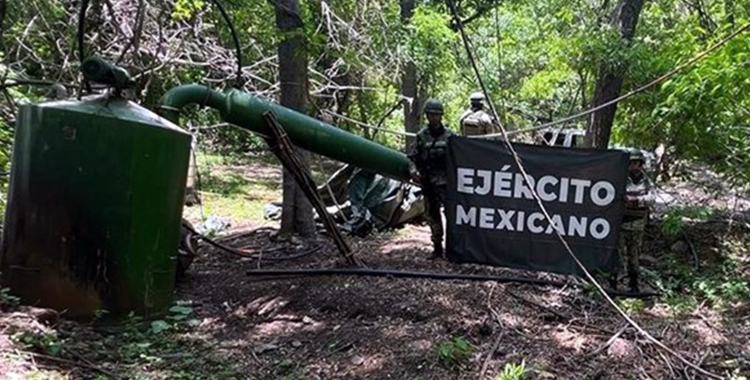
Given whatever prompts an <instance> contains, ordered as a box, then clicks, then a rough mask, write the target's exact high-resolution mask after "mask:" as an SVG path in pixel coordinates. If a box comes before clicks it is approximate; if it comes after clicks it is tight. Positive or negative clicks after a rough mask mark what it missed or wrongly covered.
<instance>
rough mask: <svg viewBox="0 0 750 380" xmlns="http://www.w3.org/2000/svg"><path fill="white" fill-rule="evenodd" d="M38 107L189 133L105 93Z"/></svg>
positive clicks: (145, 110)
mask: <svg viewBox="0 0 750 380" xmlns="http://www.w3.org/2000/svg"><path fill="white" fill-rule="evenodd" d="M36 106H37V107H40V108H53V109H58V110H63V111H71V112H80V113H88V114H93V115H96V116H101V117H111V118H116V119H121V120H129V121H133V122H136V123H142V124H149V125H152V126H154V127H160V128H166V129H170V130H174V131H176V132H180V133H184V134H189V133H187V132H186V131H185V130H183V129H182V128H180V127H179V126H177V125H176V124H174V123H172V122H171V121H169V120H167V119H165V118H163V117H161V116H159V115H158V114H156V113H155V112H152V111H151V110H149V109H148V108H145V107H142V106H140V105H138V104H137V103H134V102H131V101H129V100H127V99H122V98H115V97H110V98H109V99H107V96H105V95H93V96H88V97H84V98H83V99H82V100H80V101H79V100H75V99H70V100H59V101H54V102H47V103H41V104H37V105H36Z"/></svg>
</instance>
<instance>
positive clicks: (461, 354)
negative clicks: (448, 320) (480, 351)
mask: <svg viewBox="0 0 750 380" xmlns="http://www.w3.org/2000/svg"><path fill="white" fill-rule="evenodd" d="M473 351H474V348H473V347H472V346H471V344H470V343H469V341H467V340H466V338H464V337H462V336H458V337H453V338H451V339H449V340H447V341H444V342H442V343H440V344H439V345H438V346H437V349H436V354H437V358H438V362H439V363H440V365H442V366H444V367H446V368H453V367H457V366H459V365H461V364H462V363H463V362H464V361H466V360H467V359H468V358H469V356H470V355H471V353H472V352H473Z"/></svg>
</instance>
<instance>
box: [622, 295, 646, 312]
mask: <svg viewBox="0 0 750 380" xmlns="http://www.w3.org/2000/svg"><path fill="white" fill-rule="evenodd" d="M618 304H619V305H620V307H621V308H622V309H623V310H624V311H625V312H627V313H628V314H630V315H633V314H640V313H642V312H643V311H644V310H646V303H645V302H643V300H642V299H637V298H626V299H621V300H618Z"/></svg>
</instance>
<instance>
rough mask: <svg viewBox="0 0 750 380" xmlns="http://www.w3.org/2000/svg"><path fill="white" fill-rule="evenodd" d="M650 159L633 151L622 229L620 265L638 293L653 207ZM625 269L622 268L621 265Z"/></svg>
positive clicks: (615, 276)
mask: <svg viewBox="0 0 750 380" xmlns="http://www.w3.org/2000/svg"><path fill="white" fill-rule="evenodd" d="M645 162H646V159H645V157H644V156H643V153H641V152H640V151H639V150H633V151H631V152H630V164H629V165H628V179H627V188H626V194H625V216H624V217H623V221H622V227H621V228H620V239H619V240H620V241H619V247H618V248H619V254H620V262H621V263H623V264H625V267H626V269H627V273H628V279H629V285H630V290H632V291H634V292H637V291H638V274H639V273H638V272H639V267H638V259H639V258H640V256H641V246H642V245H643V231H644V230H645V229H646V224H647V223H648V216H649V207H650V206H651V204H652V203H653V201H654V199H653V195H652V193H651V189H652V184H651V181H650V180H649V178H648V177H647V176H646V174H645V173H644V172H643V165H644V164H645ZM621 266H622V265H621ZM612 286H613V287H616V286H617V272H615V274H614V275H613V279H612Z"/></svg>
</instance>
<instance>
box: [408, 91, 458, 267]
mask: <svg viewBox="0 0 750 380" xmlns="http://www.w3.org/2000/svg"><path fill="white" fill-rule="evenodd" d="M424 113H425V115H426V116H427V121H428V123H427V126H426V127H424V128H422V129H421V130H420V131H419V133H417V137H416V139H415V141H414V145H413V146H412V147H411V149H410V152H409V158H410V159H411V163H412V164H411V165H410V167H409V171H410V172H411V175H412V178H413V179H414V180H415V181H417V182H419V183H420V184H421V185H422V192H423V194H424V199H425V206H426V208H427V222H428V224H429V226H430V231H431V232H432V244H433V247H434V249H433V251H432V258H442V257H443V254H444V251H443V219H442V212H441V207H442V206H443V204H444V203H445V186H446V182H447V172H446V171H447V150H448V137H450V136H453V132H452V131H451V130H450V129H448V128H446V127H445V126H444V125H443V122H442V119H443V103H441V102H440V101H437V100H434V99H430V100H428V101H427V103H426V104H425V108H424Z"/></svg>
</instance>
